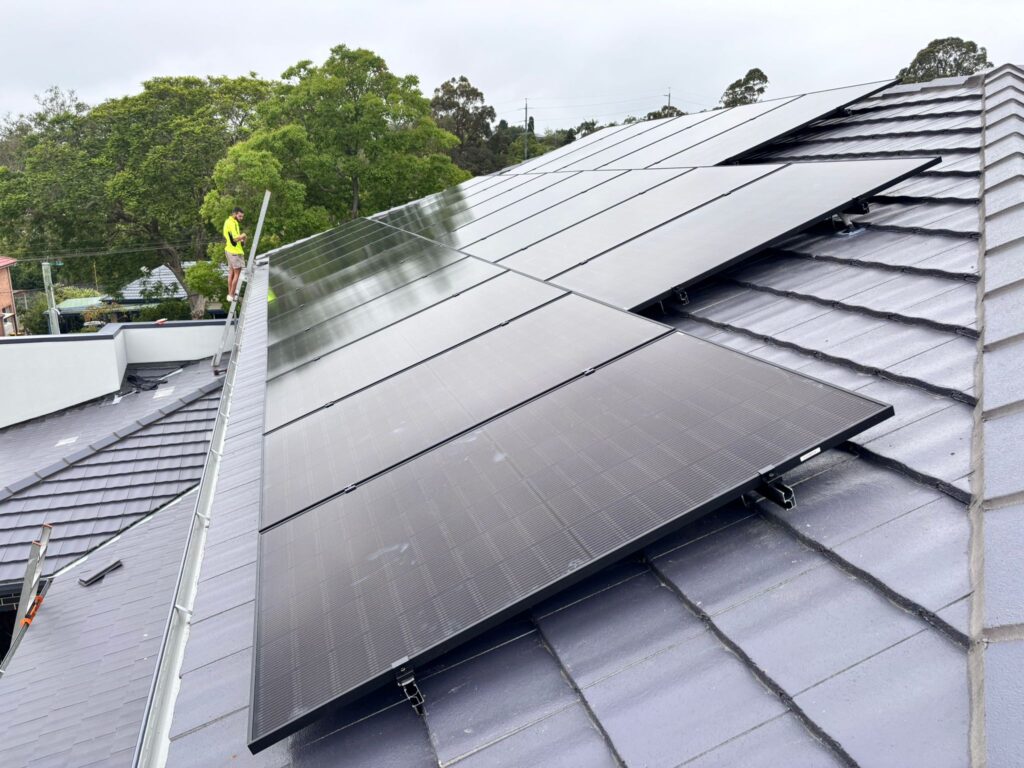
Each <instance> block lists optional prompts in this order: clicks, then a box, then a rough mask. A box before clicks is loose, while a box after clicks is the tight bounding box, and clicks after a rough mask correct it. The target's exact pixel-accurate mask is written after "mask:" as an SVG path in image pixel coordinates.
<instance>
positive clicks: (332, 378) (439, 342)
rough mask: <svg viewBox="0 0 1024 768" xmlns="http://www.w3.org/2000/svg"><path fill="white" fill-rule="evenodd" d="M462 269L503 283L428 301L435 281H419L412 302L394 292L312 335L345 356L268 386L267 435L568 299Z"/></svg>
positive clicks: (331, 355) (472, 265)
mask: <svg viewBox="0 0 1024 768" xmlns="http://www.w3.org/2000/svg"><path fill="white" fill-rule="evenodd" d="M456 268H458V269H460V270H463V269H465V270H484V269H487V270H489V271H491V272H492V273H494V274H496V275H497V277H493V279H492V278H490V277H489V278H487V279H485V280H483V281H482V282H480V283H479V284H478V285H476V286H474V287H469V288H467V289H465V290H462V288H460V287H459V285H456V284H453V283H449V284H446V285H444V286H441V288H443V289H444V291H445V292H447V291H452V290H453V289H457V290H458V291H461V292H455V293H452V294H451V297H450V298H447V297H446V296H445V295H442V293H441V291H435V292H434V294H432V295H431V294H428V291H427V290H426V287H425V286H420V283H423V282H426V283H428V286H429V287H430V289H431V290H434V288H437V287H438V286H436V285H435V281H433V280H431V281H417V282H416V283H413V284H411V285H410V286H408V288H412V287H413V286H419V289H418V290H417V292H416V293H415V294H414V295H412V296H409V295H407V294H408V290H407V289H400V290H398V291H394V292H393V293H390V294H388V295H387V296H382V297H381V298H380V299H378V300H377V301H374V302H370V303H369V304H364V305H363V306H362V307H360V308H358V309H355V310H353V311H352V312H349V313H347V314H346V315H344V316H342V317H340V318H337V325H338V327H337V328H335V327H333V326H334V325H335V323H334V322H333V321H332V322H331V323H329V324H327V325H329V326H332V327H327V328H325V327H324V326H320V327H318V328H316V329H314V331H312V332H311V333H315V334H316V335H317V337H318V338H319V337H320V336H323V338H322V339H320V340H319V348H320V349H323V348H325V347H326V346H327V344H328V342H329V341H330V342H333V343H335V345H336V346H337V347H339V349H336V350H334V351H332V352H324V353H322V355H323V356H322V357H320V358H319V359H317V360H312V358H310V362H309V363H308V364H307V365H302V366H301V367H296V368H294V369H293V370H292V371H291V373H290V374H289V375H287V376H278V377H276V378H272V379H271V380H270V381H268V382H267V397H266V404H267V420H266V428H267V430H272V429H276V428H278V427H280V426H281V425H282V424H284V423H285V422H288V421H291V420H293V419H296V418H298V417H299V416H302V415H303V414H305V413H309V412H310V411H312V410H315V409H316V408H319V407H321V406H323V405H326V404H327V403H330V402H333V401H335V400H338V399H339V398H342V397H345V396H347V395H350V394H352V393H353V392H355V391H357V390H360V389H363V388H364V387H367V386H369V385H371V384H373V383H374V382H377V381H380V380H381V379H383V378H386V377H387V376H391V375H393V374H395V373H398V372H399V371H401V370H403V369H405V368H408V367H409V366H411V365H415V364H416V363H419V362H421V361H422V360H424V359H426V358H428V357H432V356H433V355H436V354H438V353H439V352H443V351H444V350H446V349H448V348H450V347H453V346H455V345H456V344H459V343H462V342H464V341H466V340H467V339H469V338H471V337H473V336H476V335H478V334H480V333H483V332H485V331H488V330H491V329H493V328H496V327H497V326H499V325H501V324H502V323H506V322H508V321H509V320H512V319H513V318H515V317H517V316H519V315H521V314H524V313H525V312H529V311H530V310H531V309H535V308H536V307H539V306H540V305H541V304H545V303H547V302H549V301H551V300H552V299H554V298H556V297H557V296H559V295H561V294H562V293H563V291H561V290H560V289H558V288H554V287H552V286H550V285H548V284H546V283H542V282H540V281H537V280H531V279H530V278H528V277H523V276H522V275H517V274H515V273H510V272H504V273H502V272H501V270H500V269H498V268H497V267H495V266H493V265H491V264H489V263H487V262H486V261H480V260H478V259H466V260H464V262H458V263H457V264H453V265H452V266H451V267H449V268H448V269H449V270H455V269H456ZM432 299H433V300H432ZM440 299H445V300H444V301H441V300H440ZM420 310H422V311H420ZM414 313H415V314H414ZM396 321H397V322H396ZM274 362H275V361H274V360H271V361H270V365H271V366H273V365H274ZM272 370H273V368H272Z"/></svg>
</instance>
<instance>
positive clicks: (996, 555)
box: [984, 504, 1024, 627]
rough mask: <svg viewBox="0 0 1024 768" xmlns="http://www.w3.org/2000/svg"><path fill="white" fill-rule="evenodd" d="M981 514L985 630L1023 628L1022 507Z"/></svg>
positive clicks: (1023, 530)
mask: <svg viewBox="0 0 1024 768" xmlns="http://www.w3.org/2000/svg"><path fill="white" fill-rule="evenodd" d="M984 514H985V520H984V531H985V539H984V540H985V557H984V563H985V626H986V627H998V626H1001V625H1006V624H1024V604H1022V601H1021V595H1024V568H1021V552H1024V505H1019V504H1018V505H1015V506H1012V507H1006V508H1004V509H992V510H988V511H986V512H985V513H984Z"/></svg>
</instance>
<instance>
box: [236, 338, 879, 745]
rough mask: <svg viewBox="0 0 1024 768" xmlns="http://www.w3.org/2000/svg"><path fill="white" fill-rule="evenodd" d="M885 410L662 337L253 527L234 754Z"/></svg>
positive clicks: (699, 344) (713, 349)
mask: <svg viewBox="0 0 1024 768" xmlns="http://www.w3.org/2000/svg"><path fill="white" fill-rule="evenodd" d="M891 413H892V408H891V407H890V406H884V405H882V404H880V403H877V402H875V401H873V400H869V399H867V398H864V397H860V396H858V395H855V394H852V393H848V392H844V391H842V390H839V389H836V388H834V387H831V386H829V385H827V384H824V383H821V382H818V381H815V380H812V379H808V378H806V377H803V376H800V375H798V374H795V373H792V372H789V371H786V370H784V369H782V368H778V367H776V366H773V365H771V364H768V363H765V362H762V361H759V360H755V359H753V358H750V357H747V356H744V355H740V354H737V353H735V352H733V351H730V350H726V349H723V348H721V347H718V346H716V345H714V344H711V343H709V342H705V341H701V340H698V339H695V338H692V337H688V336H684V335H681V334H678V333H672V334H670V335H668V336H666V337H663V338H661V339H659V340H657V341H655V342H653V343H651V344H649V345H647V346H645V347H642V348H640V349H638V350H637V351H634V352H632V353H631V354H628V355H626V356H625V357H622V358H619V359H618V360H615V361H613V362H611V363H609V364H607V365H605V366H603V367H601V368H599V369H598V370H596V371H595V372H594V373H593V374H592V375H588V376H582V377H577V378H576V379H574V380H572V381H571V382H570V383H568V384H567V385H565V386H562V387H560V388H558V389H555V390H554V391H552V392H550V393H548V394H547V395H545V396H543V397H540V398H538V399H535V400H533V401H531V402H529V403H527V404H526V405H524V406H522V407H520V408H517V409H514V410H512V411H510V412H507V413H505V414H504V415H502V416H500V417H499V418H496V419H494V420H492V421H490V422H487V423H486V424H484V425H482V426H478V427H477V428H475V429H474V430H472V431H471V432H470V433H468V434H464V435H462V436H460V437H458V438H457V439H454V440H450V441H448V442H445V443H443V444H442V445H440V446H438V447H436V448H434V449H432V450H430V451H427V452H426V453H423V454H420V455H418V456H417V457H415V458H413V459H412V460H411V461H407V462H405V463H403V464H401V465H399V466H398V467H396V468H394V469H393V470H391V471H390V472H387V473H385V474H383V475H380V476H378V477H377V478H375V479H373V480H370V481H368V482H366V483H364V484H362V485H360V486H358V487H357V488H356V489H355V490H354V491H352V492H350V493H346V494H344V495H340V496H337V497H335V498H333V499H331V500H330V501H328V502H327V503H325V504H322V505H320V506H317V507H315V508H313V509H311V510H309V511H307V512H305V513H303V514H301V515H298V516H297V517H294V518H292V519H290V520H288V521H286V522H284V523H283V524H281V525H279V526H276V527H273V528H270V529H268V530H265V531H264V532H263V533H261V534H260V545H259V581H258V584H259V587H258V594H257V629H256V646H255V657H254V666H253V691H252V706H251V708H250V730H249V743H250V749H252V750H254V751H258V750H260V749H262V748H265V747H266V746H268V745H270V744H271V743H273V742H274V741H276V740H278V739H280V738H282V737H283V736H285V735H287V734H288V733H291V732H293V731H295V730H297V729H298V728H300V727H301V726H303V725H304V724H306V723H308V722H310V721H311V720H313V719H314V718H316V717H317V716H318V715H319V713H321V712H322V711H324V710H325V709H326V708H328V707H331V706H334V705H337V704H341V703H344V702H346V701H350V700H352V699H354V698H357V697H359V696H361V695H363V694H365V693H367V692H369V691H370V690H372V689H374V688H377V687H380V686H382V685H386V684H389V682H390V684H394V682H393V681H394V679H395V674H396V670H397V669H399V668H409V667H413V668H414V667H416V666H418V665H420V664H423V663H425V662H426V661H428V660H430V659H431V658H434V657H436V656H437V655H439V654H440V653H442V652H444V651H445V650H447V649H449V648H451V647H453V646H454V645H456V644H458V643H460V642H464V641H465V640H466V639H468V638H469V637H471V636H473V635H475V634H478V633H479V632H481V631H483V630H484V629H487V628H489V627H490V626H493V625H495V624H496V623H498V622H499V621H501V620H503V619H505V618H506V617H508V616H510V615H513V614H514V613H516V612H519V611H522V610H523V609H525V608H526V607H528V606H529V605H531V604H534V603H536V602H537V601H539V600H541V599H543V598H545V597H547V596H549V595H550V594H553V593H554V592H555V591H557V590H560V589H563V588H564V587H565V586H567V585H568V584H570V583H572V582H574V581H576V580H578V579H580V578H582V577H584V576H585V575H588V574H590V573H592V572H594V571H595V570H596V569H598V568H600V567H602V566H603V565H605V564H606V563H608V562H611V561H612V560H614V559H617V558H621V557H622V556H623V555H625V554H626V553H628V552H630V551H632V550H635V549H638V548H640V547H642V546H644V545H646V544H647V543H649V542H651V541H653V540H654V539H655V538H657V537H660V536H662V535H664V534H665V533H666V532H667V531H669V530H671V529H673V528H675V527H677V526H679V525H680V524H681V523H683V522H685V521H689V520H693V519H695V518H696V517H698V516H700V515H701V514H704V513H706V512H707V511H709V510H711V509H713V508H715V507H717V506H719V505H720V504H722V503H724V502H726V501H728V500H730V499H735V498H737V497H738V496H739V495H740V494H742V493H744V492H746V491H748V490H751V489H753V488H755V487H756V486H757V484H758V482H759V480H760V477H761V473H762V472H764V471H765V470H766V468H775V469H776V470H777V471H780V472H781V471H785V470H787V469H788V468H790V467H792V466H794V465H796V464H798V463H800V461H801V457H802V456H806V455H807V454H808V453H810V452H814V451H815V449H817V448H827V447H829V446H832V445H834V444H836V443H838V442H839V441H841V440H844V439H846V438H847V437H849V436H850V435H852V434H855V433H856V432H858V431H860V430H862V429H866V428H868V427H870V426H871V425H873V424H875V423H877V422H879V421H881V420H883V419H884V418H886V417H887V416H888V415H891Z"/></svg>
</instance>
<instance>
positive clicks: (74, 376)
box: [0, 320, 234, 427]
mask: <svg viewBox="0 0 1024 768" xmlns="http://www.w3.org/2000/svg"><path fill="white" fill-rule="evenodd" d="M233 330H234V329H232V333H233ZM223 332H224V321H223V320H196V321H182V322H171V323H165V324H163V325H157V324H155V323H111V324H109V325H106V326H104V327H103V328H102V329H101V330H100V331H99V332H98V333H82V334H68V335H66V336H20V337H14V338H10V337H9V338H0V377H2V379H3V389H2V393H0V427H7V426H10V425H11V424H17V423H18V422H22V421H26V420H28V419H34V418H36V417H38V416H45V415H46V414H48V413H54V412H55V411H59V410H61V409H63V408H68V407H70V406H73V405H78V404H80V403H85V402H88V401H89V400H94V399H95V398H97V397H103V396H104V395H109V394H110V393H111V392H116V391H117V390H118V389H120V387H121V382H122V380H123V379H124V373H125V368H126V367H127V366H129V365H133V364H146V363H169V362H186V361H190V360H202V359H203V358H207V357H213V356H214V355H215V354H216V353H217V348H218V346H219V344H220V340H221V334H223ZM231 342H232V339H231V338H230V334H229V338H228V341H227V347H228V348H230V345H231Z"/></svg>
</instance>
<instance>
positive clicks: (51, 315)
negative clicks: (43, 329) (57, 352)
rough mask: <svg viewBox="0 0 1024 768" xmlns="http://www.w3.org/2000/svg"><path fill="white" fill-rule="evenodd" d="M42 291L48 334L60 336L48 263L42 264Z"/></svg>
mask: <svg viewBox="0 0 1024 768" xmlns="http://www.w3.org/2000/svg"><path fill="white" fill-rule="evenodd" d="M43 290H44V291H45V292H46V306H47V307H48V309H47V310H46V319H47V321H48V322H49V324H50V334H51V335H53V336H60V323H59V322H58V321H57V317H58V313H57V300H56V299H55V298H54V296H53V277H52V275H51V274H50V262H48V261H44V262H43Z"/></svg>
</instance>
